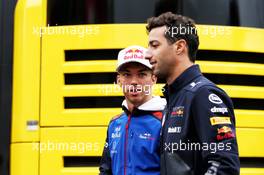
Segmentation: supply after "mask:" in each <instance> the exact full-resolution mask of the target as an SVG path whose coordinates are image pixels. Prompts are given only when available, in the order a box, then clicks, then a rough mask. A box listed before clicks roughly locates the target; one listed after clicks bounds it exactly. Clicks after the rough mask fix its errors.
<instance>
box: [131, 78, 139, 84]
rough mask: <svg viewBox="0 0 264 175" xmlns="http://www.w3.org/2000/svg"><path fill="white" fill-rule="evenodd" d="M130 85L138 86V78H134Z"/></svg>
mask: <svg viewBox="0 0 264 175" xmlns="http://www.w3.org/2000/svg"><path fill="white" fill-rule="evenodd" d="M130 84H131V85H137V84H138V78H137V76H132V78H131V82H130Z"/></svg>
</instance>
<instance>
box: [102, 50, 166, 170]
mask: <svg viewBox="0 0 264 175" xmlns="http://www.w3.org/2000/svg"><path fill="white" fill-rule="evenodd" d="M145 53H146V49H145V48H144V47H141V46H130V47H127V48H125V49H123V50H121V51H120V52H119V54H118V63H117V68H116V71H117V73H118V75H117V83H118V84H119V85H120V86H121V87H122V89H123V93H124V96H125V100H124V101H123V103H122V108H123V111H124V112H123V113H122V114H120V115H117V116H116V117H114V118H113V119H112V120H111V121H110V123H109V126H108V131H107V138H106V144H105V148H104V151H103V156H102V160H101V163H100V168H99V170H100V175H110V174H114V175H126V174H127V175H137V174H138V175H159V174H160V153H159V149H160V148H159V143H160V139H159V137H160V128H161V117H162V110H163V109H164V107H165V105H166V101H165V100H164V99H162V98H160V97H157V96H156V97H154V96H153V95H152V86H153V85H154V84H155V83H156V81H157V78H156V76H155V75H154V74H153V72H152V69H151V68H152V66H151V64H150V62H149V60H147V59H145Z"/></svg>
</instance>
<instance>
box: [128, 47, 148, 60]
mask: <svg viewBox="0 0 264 175" xmlns="http://www.w3.org/2000/svg"><path fill="white" fill-rule="evenodd" d="M124 59H125V60H126V59H144V51H143V50H140V49H137V48H135V49H133V48H132V49H128V50H126V51H125V55H124Z"/></svg>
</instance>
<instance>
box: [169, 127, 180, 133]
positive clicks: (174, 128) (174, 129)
mask: <svg viewBox="0 0 264 175" xmlns="http://www.w3.org/2000/svg"><path fill="white" fill-rule="evenodd" d="M168 133H181V127H180V126H178V127H169V128H168Z"/></svg>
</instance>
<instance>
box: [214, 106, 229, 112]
mask: <svg viewBox="0 0 264 175" xmlns="http://www.w3.org/2000/svg"><path fill="white" fill-rule="evenodd" d="M211 112H213V113H222V114H224V113H227V112H228V110H227V108H217V107H215V106H214V107H213V108H211Z"/></svg>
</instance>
